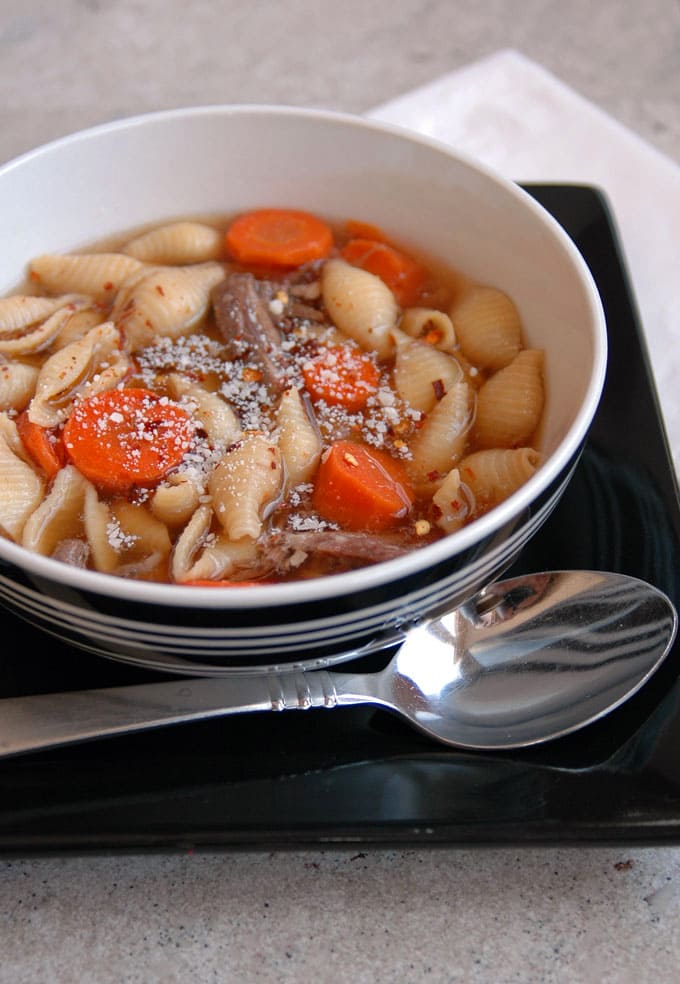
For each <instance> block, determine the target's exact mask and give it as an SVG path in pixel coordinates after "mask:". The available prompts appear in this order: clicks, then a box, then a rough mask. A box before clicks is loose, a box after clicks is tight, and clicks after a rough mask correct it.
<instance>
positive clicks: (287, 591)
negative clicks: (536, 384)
mask: <svg viewBox="0 0 680 984" xmlns="http://www.w3.org/2000/svg"><path fill="white" fill-rule="evenodd" d="M248 115H251V116H267V115H275V116H278V117H285V116H290V117H300V118H304V119H308V120H314V119H316V120H319V121H322V122H325V123H331V124H334V125H338V126H348V127H351V128H352V129H356V128H360V129H366V130H369V131H374V132H375V131H377V132H381V133H384V134H386V135H392V136H396V137H398V138H399V139H401V140H405V141H407V142H410V143H414V144H420V145H421V146H423V147H425V148H427V149H429V150H432V151H434V152H435V153H439V154H443V155H444V156H446V157H449V158H453V159H454V160H456V161H457V162H459V163H460V164H462V165H463V166H464V167H467V168H470V169H472V170H474V171H476V172H477V173H478V174H480V175H482V177H484V178H485V179H486V180H487V181H489V182H490V183H492V184H494V185H496V186H497V187H498V188H500V189H501V190H502V191H503V192H504V193H505V194H506V195H508V196H510V197H512V198H515V199H516V200H518V201H521V202H522V204H523V206H524V207H525V208H527V209H529V210H530V211H532V212H533V213H534V216H535V217H536V218H537V219H538V220H539V221H540V222H541V223H542V224H543V226H544V227H545V228H546V229H547V230H548V231H549V233H550V234H551V235H552V237H553V239H555V240H557V241H558V243H559V244H560V246H561V248H562V250H563V252H564V253H565V254H566V257H567V259H568V260H569V261H570V262H571V264H572V266H573V268H574V269H575V270H576V272H577V273H578V275H579V280H580V282H581V284H582V287H583V289H584V296H585V298H586V300H587V303H588V308H589V311H590V320H591V324H592V327H593V331H592V345H593V359H592V366H591V371H590V377H589V379H588V384H587V387H586V391H585V396H584V398H583V400H582V403H581V406H580V407H579V410H578V412H577V414H576V416H575V417H574V419H573V421H572V424H571V426H570V427H569V429H568V431H567V432H566V434H565V435H564V436H563V437H562V439H561V440H560V442H559V444H558V445H557V447H556V448H555V450H554V451H553V452H552V453H551V454H550V455H549V456H548V457H547V458H546V459H545V460H544V461H543V462H542V464H541V466H540V468H539V469H538V470H537V471H536V472H535V474H534V475H533V476H532V477H531V478H530V479H529V480H528V481H527V482H526V483H525V484H524V485H523V486H522V487H521V488H520V489H518V490H517V491H516V492H514V493H513V494H512V495H510V496H509V497H508V498H507V499H506V500H504V501H503V502H502V503H500V504H499V505H498V506H495V507H494V508H493V509H492V510H490V511H489V512H488V513H486V514H485V515H484V516H482V517H480V518H479V519H476V520H475V521H474V522H472V523H471V524H470V525H469V526H466V527H463V528H462V529H461V530H458V531H457V532H456V533H453V534H449V535H448V536H445V537H442V538H441V539H440V540H437V541H435V542H434V543H431V544H428V545H426V546H422V547H418V548H417V549H415V550H413V551H411V552H410V553H408V554H405V555H402V556H401V557H399V558H397V559H394V560H387V561H381V562H379V563H376V564H372V565H369V566H367V567H362V568H359V569H357V570H354V571H350V572H347V573H342V574H332V575H325V576H322V577H317V578H310V579H307V580H304V581H290V582H283V583H279V584H261V585H257V588H256V589H254V588H253V587H230V588H229V590H228V591H227V590H226V589H224V590H217V589H216V588H213V587H200V586H193V585H192V586H182V585H176V584H165V583H158V582H151V581H138V580H133V579H129V578H122V577H119V576H116V575H112V574H105V573H102V572H99V571H92V570H83V569H80V568H76V567H71V566H69V565H67V564H64V563H62V562H60V561H57V560H53V559H52V558H50V557H44V556H42V555H41V554H36V553H33V552H31V551H30V550H28V549H27V548H25V547H23V546H21V545H20V544H17V543H14V542H13V541H11V540H9V539H6V538H4V537H0V579H1V578H2V573H3V562H4V561H6V562H9V563H12V564H14V565H15V566H16V567H18V568H21V569H22V570H24V571H26V572H27V573H29V574H31V575H33V576H36V577H40V578H45V579H47V580H50V581H57V582H59V583H60V584H61V585H64V586H68V587H70V588H74V589H77V590H80V591H84V592H88V593H90V594H98V595H107V596H110V597H112V598H114V599H118V600H120V601H128V602H137V603H146V604H153V605H159V606H166V605H168V606H181V607H185V608H192V609H194V608H196V609H198V608H209V609H225V610H230V609H244V608H247V609H250V608H255V609H259V608H262V607H272V606H287V605H298V604H308V603H312V602H320V601H330V600H332V599H333V598H334V597H338V596H347V595H352V594H356V593H357V592H361V591H364V590H366V591H367V590H371V589H376V588H380V587H381V586H382V585H384V584H386V583H389V582H391V581H398V580H402V579H404V578H408V577H411V576H414V575H418V574H419V573H424V572H425V571H426V570H427V569H429V568H431V567H433V566H436V565H438V564H440V563H442V562H444V561H447V560H449V559H450V558H452V557H455V556H456V555H458V554H461V553H463V552H464V551H466V550H469V549H470V548H471V547H473V546H474V545H475V544H476V543H479V542H482V541H484V540H486V539H487V538H489V537H491V536H493V535H494V534H495V533H497V532H498V531H499V530H501V529H502V528H503V527H504V526H505V525H506V524H508V523H510V522H512V520H513V519H515V518H516V517H517V516H518V515H519V514H520V513H521V511H522V510H523V509H524V508H525V507H527V506H529V505H530V504H531V503H532V502H533V501H535V500H536V498H537V497H538V496H539V495H540V494H541V493H542V492H543V491H545V490H546V489H547V488H548V487H549V486H550V485H551V484H552V483H553V482H555V481H556V480H557V479H558V478H559V476H560V474H561V473H562V472H563V471H564V469H565V468H566V466H567V465H568V464H569V463H570V462H571V461H572V460H574V459H575V458H576V457H577V456H578V454H579V452H580V449H581V447H582V444H583V442H584V440H585V437H586V435H587V432H588V430H589V428H590V425H591V422H592V419H593V417H594V415H595V412H596V410H597V406H598V404H599V401H600V397H601V394H602V390H603V387H604V381H605V376H606V370H607V350H608V345H607V330H606V321H605V315H604V309H603V306H602V302H601V299H600V295H599V291H598V289H597V286H596V284H595V281H594V278H593V276H592V274H591V272H590V269H589V268H588V266H587V264H586V262H585V260H584V259H583V257H582V255H581V253H580V251H579V250H578V248H577V246H576V245H575V243H574V242H573V240H572V239H571V238H570V237H569V235H568V234H567V233H566V231H565V230H564V229H563V228H562V226H561V225H560V224H559V223H558V222H557V220H556V219H555V218H554V217H553V216H552V215H551V214H550V213H549V212H548V211H547V210H546V209H545V208H544V207H543V206H542V205H540V203H538V202H537V201H536V200H535V199H534V198H532V196H531V195H529V193H528V192H526V191H525V190H524V189H522V188H521V187H520V186H519V185H518V184H516V183H515V182H514V181H512V180H511V179H510V178H507V177H505V176H504V175H503V174H500V173H499V172H498V171H496V170H495V169H493V168H492V167H490V166H489V165H487V164H486V163H484V162H483V161H480V160H478V159H477V158H475V157H474V156H473V155H472V154H469V153H467V152H464V151H460V150H459V149H458V148H455V147H452V146H451V145H450V144H447V143H445V142H444V141H442V140H438V139H436V138H434V137H431V136H428V135H423V134H421V133H418V132H417V131H414V130H411V129H408V128H406V127H402V126H399V125H397V124H394V123H387V122H384V121H379V120H375V119H372V118H369V117H364V116H359V115H355V114H352V113H347V112H340V111H337V110H331V109H319V108H311V107H302V106H300V107H298V106H291V105H285V104H280V105H279V104H269V103H252V104H251V103H224V104H222V103H213V104H204V105H197V106H184V107H178V108H172V109H161V110H154V111H150V112H144V113H139V114H135V115H131V116H122V117H117V118H115V119H112V120H110V121H107V122H102V123H98V124H95V125H94V126H89V127H86V128H83V129H79V130H76V131H73V132H72V133H68V134H66V135H64V136H60V137H57V138H56V139H54V140H50V141H48V142H46V143H44V144H41V145H39V146H37V147H35V148H33V149H31V150H28V151H26V152H24V153H22V154H20V155H18V156H17V157H14V158H12V159H11V160H9V161H7V162H5V163H4V164H2V165H1V166H0V180H1V179H2V177H3V176H4V175H5V174H7V173H9V172H11V171H13V170H15V169H17V168H20V167H22V166H24V165H26V164H27V163H29V162H31V161H32V160H33V159H36V158H40V157H44V156H48V155H49V154H52V153H54V152H57V151H59V150H60V149H61V148H62V147H64V148H66V147H70V146H73V145H75V144H78V143H80V142H85V141H90V140H96V139H97V138H99V137H102V136H106V135H108V134H112V133H116V132H117V131H123V130H132V129H134V128H137V127H141V126H146V125H149V124H153V123H165V122H175V121H181V120H182V119H186V118H188V117H192V118H195V117H202V116H206V117H214V118H217V117H220V118H221V117H232V116H248Z"/></svg>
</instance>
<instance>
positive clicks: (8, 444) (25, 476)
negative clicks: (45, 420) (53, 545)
mask: <svg viewBox="0 0 680 984" xmlns="http://www.w3.org/2000/svg"><path fill="white" fill-rule="evenodd" d="M20 448H21V440H20V438H19V435H18V434H17V431H16V424H15V423H14V421H12V420H10V419H9V418H8V417H7V415H6V414H0V531H2V532H3V533H4V534H5V535H6V536H8V537H10V539H12V540H14V541H15V542H16V543H19V542H20V541H21V535H22V532H23V529H24V526H25V525H26V522H27V520H28V518H29V516H30V515H31V513H32V512H34V510H35V509H37V508H38V506H39V505H40V503H41V501H42V497H43V492H44V485H43V481H42V479H41V478H40V477H39V476H38V475H37V474H36V473H35V471H34V470H33V468H32V467H31V466H30V465H29V464H28V462H27V461H25V460H24V458H23V456H22V455H21V454H20V453H19V449H20Z"/></svg>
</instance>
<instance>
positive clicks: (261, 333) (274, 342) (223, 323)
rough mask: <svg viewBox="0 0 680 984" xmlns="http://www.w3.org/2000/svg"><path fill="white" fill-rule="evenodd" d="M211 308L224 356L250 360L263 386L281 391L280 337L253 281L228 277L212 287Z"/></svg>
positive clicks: (243, 276)
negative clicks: (223, 344) (262, 380)
mask: <svg viewBox="0 0 680 984" xmlns="http://www.w3.org/2000/svg"><path fill="white" fill-rule="evenodd" d="M213 305H214V309H215V322H216V324H217V328H218V330H219V332H220V334H221V335H222V338H223V339H224V342H225V348H226V352H227V356H228V357H229V358H231V359H247V360H252V361H253V362H255V363H256V364H257V365H258V366H259V368H260V369H261V370H262V374H263V379H264V382H265V384H266V385H268V386H270V387H272V388H273V389H275V390H280V389H282V387H283V381H282V374H281V372H280V371H279V369H278V368H277V365H276V353H277V352H279V351H280V346H281V335H280V332H279V331H278V329H277V328H276V326H275V325H274V322H273V321H272V319H271V317H270V315H269V311H268V310H267V306H266V304H265V302H264V301H263V300H262V298H261V297H260V295H259V293H258V291H257V286H256V280H255V277H253V275H252V274H251V273H230V274H229V276H228V277H227V278H226V279H225V280H223V281H222V282H221V283H219V284H218V285H217V287H215V289H214V291H213Z"/></svg>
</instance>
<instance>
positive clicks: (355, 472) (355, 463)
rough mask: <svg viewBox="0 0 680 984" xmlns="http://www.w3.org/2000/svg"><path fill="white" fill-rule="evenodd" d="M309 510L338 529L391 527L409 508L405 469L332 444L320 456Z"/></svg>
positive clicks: (374, 453)
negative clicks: (336, 525) (312, 510)
mask: <svg viewBox="0 0 680 984" xmlns="http://www.w3.org/2000/svg"><path fill="white" fill-rule="evenodd" d="M312 505H313V507H314V509H315V510H316V511H317V512H318V513H319V515H320V516H322V517H323V518H324V519H328V520H330V521H331V522H333V523H338V525H339V526H341V527H343V528H344V529H348V530H354V531H360V530H370V531H374V532H375V531H379V530H385V529H388V528H389V527H390V526H394V525H395V524H396V523H398V522H399V521H400V520H401V519H403V518H404V517H405V516H406V515H407V514H408V512H409V510H410V508H411V506H412V505H413V492H412V491H411V489H410V487H409V483H408V478H407V476H406V472H405V469H404V468H403V467H402V466H401V464H400V463H399V462H398V461H395V459H394V458H392V457H391V456H390V455H389V454H387V453H386V452H383V451H380V450H378V449H375V448H370V449H369V448H367V447H365V446H364V445H362V444H355V443H353V442H351V441H338V442H336V443H335V444H333V445H331V447H330V448H329V449H328V451H327V452H326V453H325V454H324V455H323V457H322V459H321V463H320V465H319V469H318V471H317V475H316V479H315V482H314V491H313V492H312Z"/></svg>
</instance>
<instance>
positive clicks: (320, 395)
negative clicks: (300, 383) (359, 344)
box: [302, 345, 380, 413]
mask: <svg viewBox="0 0 680 984" xmlns="http://www.w3.org/2000/svg"><path fill="white" fill-rule="evenodd" d="M302 376H303V379H304V381H305V386H306V388H307V392H308V393H309V395H310V397H311V398H312V402H313V403H318V402H319V401H320V400H323V401H324V402H325V403H328V404H329V405H330V406H341V407H344V408H345V409H346V410H349V412H350V413H356V412H357V411H358V410H361V409H363V407H365V406H366V401H367V400H368V398H369V396H371V394H372V393H375V392H376V390H377V389H378V385H379V383H380V373H379V371H378V369H377V367H376V365H375V363H374V362H373V360H372V359H371V357H370V356H369V355H366V353H364V352H361V351H359V349H355V348H351V347H350V346H349V345H329V346H327V347H326V348H324V349H322V350H321V351H320V352H319V353H318V355H315V356H313V357H312V358H311V359H310V360H309V361H308V362H306V363H305V364H304V365H303V367H302Z"/></svg>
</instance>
